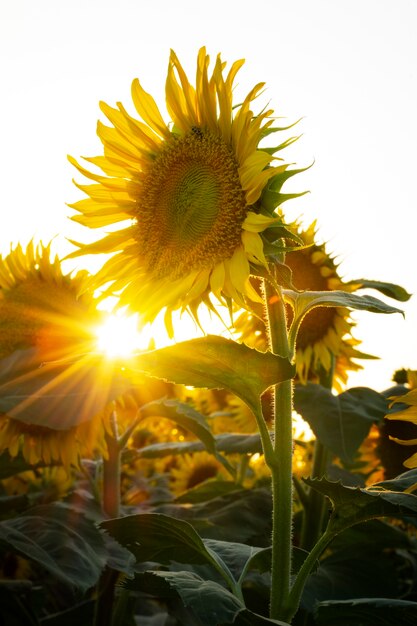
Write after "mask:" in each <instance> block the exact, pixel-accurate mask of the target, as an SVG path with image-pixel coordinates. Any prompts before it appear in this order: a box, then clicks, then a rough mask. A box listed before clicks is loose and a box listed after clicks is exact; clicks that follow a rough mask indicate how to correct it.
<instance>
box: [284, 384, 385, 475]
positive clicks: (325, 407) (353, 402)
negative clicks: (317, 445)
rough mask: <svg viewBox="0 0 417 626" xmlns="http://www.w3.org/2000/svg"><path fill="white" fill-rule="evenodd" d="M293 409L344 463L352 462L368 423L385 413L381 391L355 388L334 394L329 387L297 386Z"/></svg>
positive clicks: (365, 433) (364, 435) (378, 418)
mask: <svg viewBox="0 0 417 626" xmlns="http://www.w3.org/2000/svg"><path fill="white" fill-rule="evenodd" d="M294 408H295V410H296V411H297V412H298V413H300V414H301V415H302V416H303V418H304V419H305V420H306V421H307V422H308V423H309V424H310V426H311V428H312V430H313V432H314V434H315V435H316V437H317V438H318V439H319V440H320V441H321V442H322V443H323V444H324V445H325V446H326V447H327V448H329V450H331V451H332V452H334V454H336V456H338V457H339V458H341V459H342V460H343V461H345V462H348V463H349V462H352V461H353V459H354V457H355V454H356V452H357V450H358V448H359V446H360V445H361V443H362V441H363V440H364V439H365V437H366V436H367V434H368V432H369V429H370V427H371V425H372V424H373V423H375V422H379V421H380V420H382V419H383V418H384V416H385V415H386V414H387V412H388V401H387V399H386V398H385V397H384V396H383V395H382V394H380V393H378V392H376V391H374V390H373V389H368V388H366V387H356V388H353V389H349V390H348V391H344V392H343V393H341V394H339V395H338V396H335V395H333V394H332V392H331V391H330V390H329V389H326V388H325V387H322V386H321V385H316V384H313V383H308V384H307V385H297V386H296V388H295V393H294Z"/></svg>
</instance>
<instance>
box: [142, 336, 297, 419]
mask: <svg viewBox="0 0 417 626" xmlns="http://www.w3.org/2000/svg"><path fill="white" fill-rule="evenodd" d="M136 367H137V368H138V369H139V370H140V371H141V372H143V373H146V374H148V375H151V376H154V377H156V378H162V379H165V380H167V381H169V382H173V383H178V384H185V385H192V386H193V387H206V388H209V389H228V390H229V391H231V392H232V393H234V394H236V395H237V396H239V397H240V398H241V399H242V400H243V401H244V402H246V404H248V406H249V407H250V408H252V409H253V410H254V411H255V412H259V396H260V395H261V394H262V393H263V392H264V391H266V389H268V388H269V387H271V386H272V385H275V384H277V383H280V382H282V381H284V380H288V379H289V378H292V377H293V376H294V373H295V369H294V366H293V365H292V364H291V363H290V361H289V360H288V359H287V358H283V357H280V356H277V355H274V354H272V353H271V352H259V351H258V350H254V349H253V348H249V347H248V346H245V345H244V344H239V343H236V342H235V341H232V340H230V339H225V338H223V337H217V336H214V335H209V336H207V337H202V338H199V339H192V340H190V341H184V342H181V343H178V344H176V345H174V346H169V347H167V348H162V349H160V350H154V351H152V352H145V353H143V354H141V355H140V356H138V357H137V360H136Z"/></svg>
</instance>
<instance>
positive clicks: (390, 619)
mask: <svg viewBox="0 0 417 626" xmlns="http://www.w3.org/2000/svg"><path fill="white" fill-rule="evenodd" d="M316 616H317V622H316V623H317V626H334V624H337V626H352V624H357V625H358V626H359V624H360V626H375V625H376V624H378V626H399V625H400V624H401V626H414V625H415V624H416V622H417V603H416V602H410V601H408V600H396V599H395V598H364V599H360V600H357V599H353V600H344V601H341V602H321V603H320V604H319V605H318V607H317V613H316Z"/></svg>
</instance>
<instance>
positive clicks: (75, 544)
mask: <svg viewBox="0 0 417 626" xmlns="http://www.w3.org/2000/svg"><path fill="white" fill-rule="evenodd" d="M0 541H1V542H2V543H3V544H5V545H7V546H8V547H9V548H10V549H11V550H13V551H15V552H17V553H18V554H20V555H22V556H24V557H26V558H28V559H31V560H33V561H35V562H36V563H37V564H38V565H40V566H42V567H43V568H44V569H46V570H47V571H48V572H49V573H50V574H52V575H53V576H54V577H55V578H57V579H58V580H60V581H61V582H63V583H66V584H67V585H69V586H71V587H73V588H76V589H79V590H80V591H82V592H85V591H87V590H88V589H90V588H91V587H93V586H94V585H95V584H96V583H97V581H98V579H99V576H100V574H101V572H102V570H103V568H104V566H105V564H106V560H107V554H106V550H105V548H104V543H103V538H102V536H101V534H100V532H99V531H98V529H97V528H96V526H95V525H94V524H93V523H92V522H90V521H89V520H88V519H86V518H85V517H83V516H82V515H80V514H79V513H76V512H75V511H73V510H70V509H69V508H67V507H66V506H64V505H60V504H58V503H56V504H53V505H52V504H51V505H43V506H38V507H35V508H33V509H31V510H30V511H28V512H27V513H26V514H25V515H21V516H19V517H14V518H13V519H8V520H4V521H2V522H0Z"/></svg>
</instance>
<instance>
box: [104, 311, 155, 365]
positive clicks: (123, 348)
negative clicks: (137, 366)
mask: <svg viewBox="0 0 417 626" xmlns="http://www.w3.org/2000/svg"><path fill="white" fill-rule="evenodd" d="M96 336H97V347H98V349H99V350H100V352H104V354H105V355H106V356H107V357H110V358H120V357H125V358H126V357H130V356H132V355H133V354H134V353H135V352H137V351H139V350H147V349H148V347H149V337H147V336H145V335H144V334H143V333H141V332H139V330H138V319H137V315H129V316H128V315H117V314H110V315H109V316H108V317H107V318H106V319H105V321H104V322H103V323H102V324H101V325H100V326H99V327H98V328H97V329H96Z"/></svg>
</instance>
